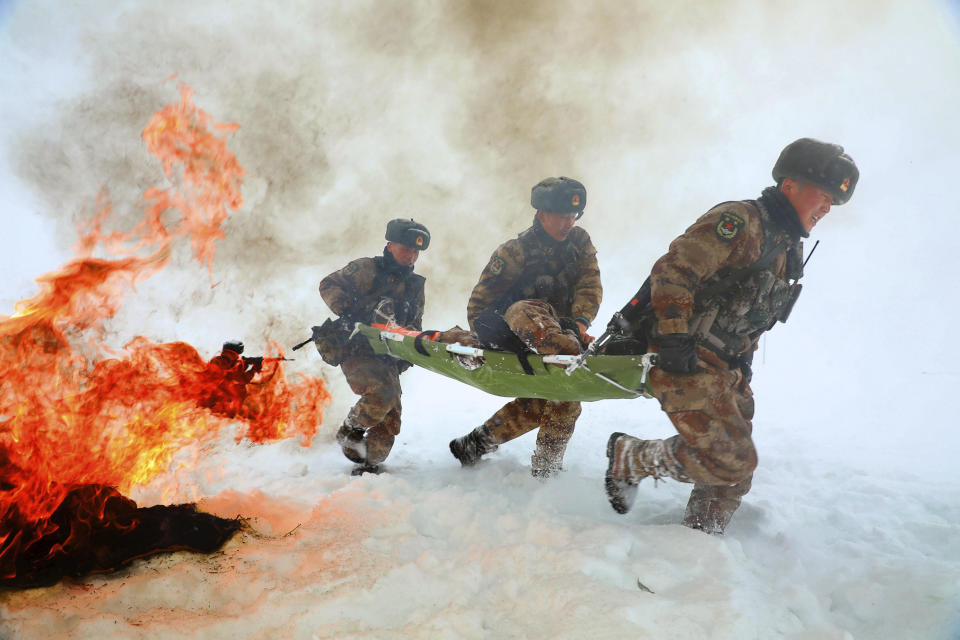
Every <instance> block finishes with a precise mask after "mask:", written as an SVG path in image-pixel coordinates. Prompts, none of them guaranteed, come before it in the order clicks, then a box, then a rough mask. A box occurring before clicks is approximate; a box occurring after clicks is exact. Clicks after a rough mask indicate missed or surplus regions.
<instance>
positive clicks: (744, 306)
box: [689, 200, 803, 360]
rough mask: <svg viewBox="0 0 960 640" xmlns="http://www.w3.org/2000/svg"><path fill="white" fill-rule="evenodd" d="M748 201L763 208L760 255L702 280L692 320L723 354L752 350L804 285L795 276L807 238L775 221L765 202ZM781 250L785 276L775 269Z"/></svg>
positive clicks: (798, 274) (707, 342)
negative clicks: (802, 239)
mask: <svg viewBox="0 0 960 640" xmlns="http://www.w3.org/2000/svg"><path fill="white" fill-rule="evenodd" d="M747 202H749V203H750V204H751V205H753V206H754V207H756V208H757V210H758V211H759V212H760V219H761V223H762V227H763V244H762V248H761V254H760V258H758V259H757V261H756V262H754V263H753V264H752V265H750V266H749V267H745V268H742V269H721V270H720V271H718V272H717V273H716V274H714V275H713V276H711V277H710V278H709V279H708V280H707V281H706V282H704V284H703V286H702V287H700V289H699V290H698V291H697V292H696V294H695V296H694V307H693V316H692V317H691V319H690V323H689V326H690V333H692V334H694V335H696V336H697V340H698V342H699V343H700V344H702V345H703V346H705V347H707V348H708V349H710V350H711V351H714V352H715V353H716V354H717V355H719V356H720V357H721V358H723V359H725V360H731V359H733V358H736V357H737V356H739V355H740V354H742V353H745V352H746V351H748V350H749V349H750V347H751V345H752V344H753V343H754V342H755V341H756V340H757V339H758V338H759V337H760V335H761V334H762V333H763V332H765V331H767V330H768V329H770V328H771V327H772V326H773V325H774V323H776V322H777V320H780V321H783V322H786V319H787V318H786V316H787V315H788V314H789V311H790V309H791V308H792V307H793V303H794V302H795V300H796V297H797V295H799V291H800V285H798V284H796V281H797V280H799V279H800V278H801V277H802V276H803V243H802V242H799V241H794V240H792V239H791V238H790V235H789V234H788V233H787V232H786V231H784V230H782V229H781V228H780V227H779V225H777V224H775V223H774V221H773V220H772V219H771V217H770V214H769V212H768V211H767V210H766V208H765V207H764V206H763V204H762V203H761V202H758V201H754V200H748V201H747ZM783 253H786V274H785V275H786V280H783V279H781V278H780V277H779V276H778V275H777V273H776V270H777V259H778V258H779V256H780V255H782V254H783ZM791 281H792V282H791Z"/></svg>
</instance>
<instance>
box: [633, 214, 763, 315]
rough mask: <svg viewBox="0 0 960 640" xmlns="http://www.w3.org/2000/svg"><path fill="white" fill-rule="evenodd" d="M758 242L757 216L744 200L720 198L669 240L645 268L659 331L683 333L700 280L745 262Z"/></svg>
mask: <svg viewBox="0 0 960 640" xmlns="http://www.w3.org/2000/svg"><path fill="white" fill-rule="evenodd" d="M762 245H763V227H762V224H761V222H760V217H759V215H758V212H757V211H756V209H754V208H753V207H752V206H751V205H748V204H747V203H744V202H726V203H723V204H722V205H718V206H717V207H714V208H713V209H711V210H710V211H708V212H707V213H705V214H704V215H703V216H701V217H700V219H699V220H697V221H696V222H695V223H693V225H692V226H690V228H689V229H687V230H686V231H685V232H684V233H683V234H682V235H681V236H679V237H678V238H676V239H675V240H674V241H673V242H671V243H670V248H669V250H668V251H667V253H666V254H665V255H664V256H662V257H661V258H660V259H659V260H657V262H656V263H655V264H654V265H653V269H652V270H651V272H650V284H651V298H652V303H653V308H654V311H655V312H656V314H657V320H658V329H659V332H660V333H661V334H667V333H687V332H688V331H689V327H688V323H689V320H690V316H691V315H692V313H693V304H694V296H695V294H696V291H697V289H698V288H699V286H700V285H701V283H703V282H704V281H705V280H706V279H707V278H709V277H710V276H712V275H713V274H715V273H716V272H717V271H719V270H721V269H724V268H728V267H729V268H742V267H746V266H749V265H750V264H752V263H753V262H754V261H756V260H757V259H758V258H759V257H760V251H761V248H762Z"/></svg>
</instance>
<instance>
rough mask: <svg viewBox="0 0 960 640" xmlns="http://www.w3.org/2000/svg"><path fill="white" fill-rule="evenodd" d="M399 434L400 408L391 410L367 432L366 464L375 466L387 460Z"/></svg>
mask: <svg viewBox="0 0 960 640" xmlns="http://www.w3.org/2000/svg"><path fill="white" fill-rule="evenodd" d="M399 433H400V408H399V407H397V408H396V409H391V410H390V412H389V413H388V414H387V415H386V416H385V417H384V419H383V420H381V421H380V423H379V424H377V425H375V426H373V427H370V428H369V429H368V430H367V437H366V442H367V462H368V463H369V464H371V465H377V464H380V463H381V462H383V461H384V460H386V459H387V456H388V455H390V450H391V449H392V448H393V442H394V440H396V437H397V434H399Z"/></svg>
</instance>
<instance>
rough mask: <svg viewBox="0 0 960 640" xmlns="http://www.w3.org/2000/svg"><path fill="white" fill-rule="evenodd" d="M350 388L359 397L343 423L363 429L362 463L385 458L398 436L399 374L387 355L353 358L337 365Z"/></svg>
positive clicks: (393, 361)
mask: <svg viewBox="0 0 960 640" xmlns="http://www.w3.org/2000/svg"><path fill="white" fill-rule="evenodd" d="M340 370H341V371H343V375H344V376H345V377H346V379H347V384H349V385H350V389H351V390H352V391H353V392H354V393H355V394H357V395H358V396H360V399H359V400H357V403H356V404H355V405H353V408H352V409H350V413H349V414H348V416H347V421H348V422H349V421H352V422H353V423H355V424H356V425H358V426H360V427H362V428H364V429H365V430H366V461H367V462H368V463H370V464H379V463H381V462H383V461H384V460H386V459H387V456H388V455H389V454H390V449H392V448H393V442H394V440H395V439H396V437H397V434H399V433H400V410H401V407H400V393H401V391H400V373H399V371H398V370H397V361H396V360H394V359H393V358H390V357H389V356H376V355H354V356H350V357H348V358H346V359H345V360H344V361H343V362H342V363H340Z"/></svg>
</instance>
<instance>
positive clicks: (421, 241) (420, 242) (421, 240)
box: [417, 236, 423, 247]
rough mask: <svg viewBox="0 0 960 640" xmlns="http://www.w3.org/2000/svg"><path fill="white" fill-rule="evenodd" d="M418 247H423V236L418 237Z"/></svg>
mask: <svg viewBox="0 0 960 640" xmlns="http://www.w3.org/2000/svg"><path fill="white" fill-rule="evenodd" d="M417 246H418V247H422V246H423V236H417Z"/></svg>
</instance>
